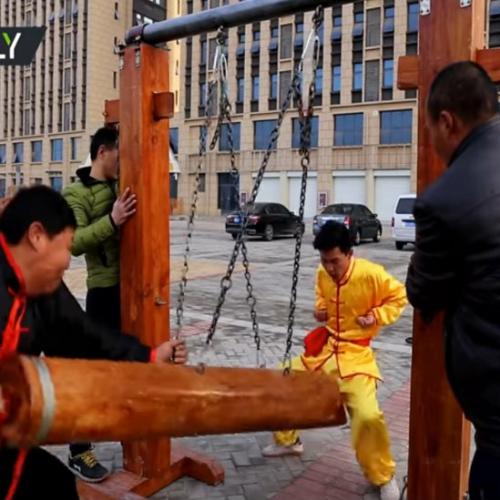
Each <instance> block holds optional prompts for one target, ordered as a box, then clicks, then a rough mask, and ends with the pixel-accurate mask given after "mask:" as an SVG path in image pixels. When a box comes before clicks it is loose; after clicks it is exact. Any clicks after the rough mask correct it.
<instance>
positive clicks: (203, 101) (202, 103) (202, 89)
mask: <svg viewBox="0 0 500 500" xmlns="http://www.w3.org/2000/svg"><path fill="white" fill-rule="evenodd" d="M206 104H207V82H203V83H200V106H202V107H205V105H206Z"/></svg>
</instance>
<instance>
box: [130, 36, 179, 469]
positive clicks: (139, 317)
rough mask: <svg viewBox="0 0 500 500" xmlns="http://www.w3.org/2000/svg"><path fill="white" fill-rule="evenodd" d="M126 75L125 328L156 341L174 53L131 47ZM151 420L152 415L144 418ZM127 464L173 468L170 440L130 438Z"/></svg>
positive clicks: (159, 338)
mask: <svg viewBox="0 0 500 500" xmlns="http://www.w3.org/2000/svg"><path fill="white" fill-rule="evenodd" d="M123 57H124V61H123V69H122V72H121V77H120V82H121V84H120V123H121V127H120V184H121V190H122V191H123V190H124V189H126V188H130V189H131V190H132V192H133V193H135V194H136V195H137V200H138V205H137V213H136V214H135V216H134V217H133V218H132V219H131V220H130V221H129V222H128V223H127V224H125V226H124V228H123V231H122V233H121V254H120V259H121V302H122V328H123V330H124V331H129V332H135V333H136V334H138V335H139V337H140V339H141V340H142V341H143V342H144V343H146V344H148V345H149V346H151V347H154V346H156V345H158V344H160V343H162V342H164V341H166V340H168V338H169V327H170V324H169V321H170V319H169V304H170V295H169V268H170V262H169V258H170V257H169V255H170V254H169V245H170V241H169V207H170V191H169V171H168V161H167V158H168V157H167V156H166V155H162V154H161V152H164V151H168V122H167V120H154V119H153V108H154V104H153V95H154V93H155V92H168V90H169V82H168V53H167V52H166V51H164V50H160V49H156V48H154V47H152V46H149V45H145V44H141V45H139V46H135V47H129V48H127V49H126V50H125V52H124V54H123ZM145 425H147V422H145ZM123 459H124V467H125V469H126V470H128V471H130V472H132V473H134V474H137V475H138V476H141V477H147V478H159V477H162V476H165V475H167V474H168V470H169V467H170V440H169V439H167V438H165V439H162V440H155V441H147V442H134V443H125V444H124V456H123Z"/></svg>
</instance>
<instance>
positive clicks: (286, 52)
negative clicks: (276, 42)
mask: <svg viewBox="0 0 500 500" xmlns="http://www.w3.org/2000/svg"><path fill="white" fill-rule="evenodd" d="M292 33H293V28H292V25H291V24H284V25H283V26H281V41H280V57H281V59H290V58H291V57H292Z"/></svg>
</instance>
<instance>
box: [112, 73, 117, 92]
mask: <svg viewBox="0 0 500 500" xmlns="http://www.w3.org/2000/svg"><path fill="white" fill-rule="evenodd" d="M117 86H118V73H117V72H116V71H113V88H114V89H116V87H117Z"/></svg>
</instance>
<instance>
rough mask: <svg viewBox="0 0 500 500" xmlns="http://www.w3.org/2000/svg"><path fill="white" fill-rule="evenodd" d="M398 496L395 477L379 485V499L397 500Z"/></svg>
mask: <svg viewBox="0 0 500 500" xmlns="http://www.w3.org/2000/svg"><path fill="white" fill-rule="evenodd" d="M400 498H401V494H400V492H399V487H398V483H397V481H396V478H395V477H393V478H392V479H391V480H390V481H389V482H388V483H385V484H383V485H382V486H381V487H380V500H399V499H400Z"/></svg>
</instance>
